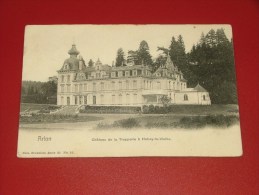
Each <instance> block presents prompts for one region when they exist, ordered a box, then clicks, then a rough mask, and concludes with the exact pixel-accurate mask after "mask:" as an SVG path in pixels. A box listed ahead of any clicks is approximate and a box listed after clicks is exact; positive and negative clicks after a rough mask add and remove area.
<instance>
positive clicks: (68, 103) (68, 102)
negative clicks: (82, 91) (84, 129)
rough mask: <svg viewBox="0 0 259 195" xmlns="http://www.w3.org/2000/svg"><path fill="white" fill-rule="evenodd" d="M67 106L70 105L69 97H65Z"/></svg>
mask: <svg viewBox="0 0 259 195" xmlns="http://www.w3.org/2000/svg"><path fill="white" fill-rule="evenodd" d="M67 105H68V106H69V105H70V97H67Z"/></svg>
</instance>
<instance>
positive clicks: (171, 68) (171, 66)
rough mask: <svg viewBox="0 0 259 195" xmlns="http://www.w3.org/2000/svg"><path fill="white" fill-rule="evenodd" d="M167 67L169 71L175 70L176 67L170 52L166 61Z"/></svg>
mask: <svg viewBox="0 0 259 195" xmlns="http://www.w3.org/2000/svg"><path fill="white" fill-rule="evenodd" d="M165 67H166V68H167V69H169V70H173V69H174V67H175V66H174V63H173V61H172V60H171V56H170V54H169V52H168V54H167V59H166V62H165Z"/></svg>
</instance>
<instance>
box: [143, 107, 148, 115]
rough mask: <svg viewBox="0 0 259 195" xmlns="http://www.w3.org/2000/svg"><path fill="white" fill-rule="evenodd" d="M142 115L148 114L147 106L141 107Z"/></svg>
mask: <svg viewBox="0 0 259 195" xmlns="http://www.w3.org/2000/svg"><path fill="white" fill-rule="evenodd" d="M143 113H144V114H148V113H149V107H148V106H147V105H144V106H143Z"/></svg>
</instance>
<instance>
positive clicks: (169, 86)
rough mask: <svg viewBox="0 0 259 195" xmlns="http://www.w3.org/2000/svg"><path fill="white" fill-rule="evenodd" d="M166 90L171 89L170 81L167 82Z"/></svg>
mask: <svg viewBox="0 0 259 195" xmlns="http://www.w3.org/2000/svg"><path fill="white" fill-rule="evenodd" d="M168 88H169V89H171V81H169V82H168Z"/></svg>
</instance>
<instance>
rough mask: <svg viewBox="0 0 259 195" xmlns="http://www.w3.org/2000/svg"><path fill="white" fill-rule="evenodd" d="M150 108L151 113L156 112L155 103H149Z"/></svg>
mask: <svg viewBox="0 0 259 195" xmlns="http://www.w3.org/2000/svg"><path fill="white" fill-rule="evenodd" d="M148 110H149V113H154V112H155V107H154V105H152V104H151V105H149V107H148Z"/></svg>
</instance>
